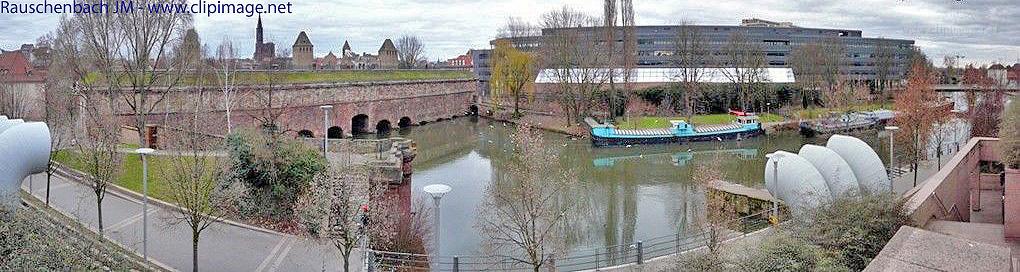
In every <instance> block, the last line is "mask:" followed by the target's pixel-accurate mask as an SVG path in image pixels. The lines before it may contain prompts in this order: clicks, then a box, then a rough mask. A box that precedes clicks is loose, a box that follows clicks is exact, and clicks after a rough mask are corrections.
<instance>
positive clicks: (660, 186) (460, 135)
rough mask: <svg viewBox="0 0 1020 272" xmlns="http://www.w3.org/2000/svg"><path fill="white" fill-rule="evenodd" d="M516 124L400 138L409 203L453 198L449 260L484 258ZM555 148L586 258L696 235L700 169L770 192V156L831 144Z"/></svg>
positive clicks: (564, 141) (876, 135)
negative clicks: (491, 201) (407, 151)
mask: <svg viewBox="0 0 1020 272" xmlns="http://www.w3.org/2000/svg"><path fill="white" fill-rule="evenodd" d="M513 131H514V129H513V126H512V125H506V124H504V123H501V122H494V121H489V120H487V119H479V118H468V117H465V118H458V119H454V120H450V121H444V122H436V123H432V124H428V125H426V126H420V127H412V128H408V129H403V130H400V131H399V132H398V133H399V134H400V135H401V136H403V137H407V138H410V139H413V140H415V142H416V143H417V146H418V156H417V157H416V159H415V161H414V176H413V178H412V180H413V181H412V192H411V193H412V194H413V195H414V196H415V197H419V196H420V195H421V194H423V193H422V192H421V188H422V187H424V186H425V185H428V184H435V183H444V184H448V185H450V186H451V187H453V191H452V192H450V193H449V194H447V195H446V196H445V197H444V198H443V207H442V209H443V212H442V218H441V220H442V226H443V230H442V235H441V236H440V237H441V239H443V241H442V243H443V246H442V252H440V254H442V255H447V256H449V255H473V254H479V253H480V248H481V245H480V243H481V242H482V238H481V236H480V235H479V233H478V231H476V230H475V229H474V225H475V223H476V219H475V217H476V214H477V213H478V212H479V211H478V208H477V207H478V206H479V204H480V203H481V202H482V198H483V197H484V196H483V194H484V192H485V189H486V187H487V186H488V185H489V183H490V182H492V181H493V180H494V177H497V176H500V175H502V174H503V173H504V172H505V171H506V167H505V165H506V163H507V160H509V159H510V157H511V153H510V150H508V149H509V147H510V143H509V142H508V141H510V138H509V136H510V133H512V132H513ZM854 136H857V137H859V138H861V139H862V140H864V141H865V142H867V143H868V144H869V145H871V146H872V147H873V148H874V149H875V151H876V152H877V153H878V154H879V156H880V157H881V158H882V159H883V161H888V160H887V159H888V158H887V157H888V154H889V152H888V146H889V143H888V136H887V135H886V134H885V133H882V132H877V131H866V132H861V133H858V134H855V135H854ZM543 137H545V141H546V143H547V145H548V148H550V149H553V150H554V151H556V152H559V154H560V156H559V165H556V166H555V167H562V168H570V169H572V170H573V171H574V172H575V173H576V174H577V175H578V177H579V178H580V180H581V183H582V185H581V187H583V188H578V189H577V190H573V191H571V192H569V193H568V194H570V195H565V196H563V198H564V199H565V200H569V201H582V202H583V203H582V204H583V206H585V207H587V208H586V209H582V211H581V212H579V213H578V214H574V215H571V216H570V220H569V222H568V224H567V228H568V230H569V231H568V233H569V235H568V244H569V246H570V247H571V248H572V249H573V250H574V251H577V250H588V249H593V248H598V247H605V246H610V245H618V244H626V243H633V242H635V241H637V240H642V239H648V238H651V237H659V236H665V235H672V234H673V233H676V232H677V231H680V230H684V228H685V227H687V226H689V225H690V224H691V223H692V222H693V221H694V218H695V216H696V215H697V214H699V210H700V209H701V207H703V204H702V203H703V201H704V196H703V192H701V191H700V190H699V189H697V188H695V187H694V186H692V184H691V180H690V178H691V173H692V171H693V169H694V167H695V166H696V165H697V164H698V163H699V162H702V161H707V160H710V159H712V158H714V156H723V158H724V160H723V166H722V168H723V169H722V170H723V172H724V173H725V177H726V179H727V180H729V181H732V182H736V183H741V184H744V185H748V186H752V187H759V188H760V187H762V186H763V184H762V183H763V181H762V180H763V172H764V165H765V162H766V158H765V157H764V154H767V153H770V152H774V151H776V150H779V149H784V150H788V151H793V152H796V151H797V150H799V148H800V146H801V145H803V144H808V143H811V144H824V143H825V141H826V140H827V138H824V137H817V138H804V137H801V136H800V135H798V134H797V133H796V132H782V133H775V134H769V135H765V136H762V137H757V138H752V139H746V140H744V141H737V142H701V143H691V144H683V145H653V146H634V147H630V148H623V147H621V148H594V147H592V146H591V143H590V142H589V141H588V140H585V139H572V138H570V137H567V136H564V135H561V134H555V133H543Z"/></svg>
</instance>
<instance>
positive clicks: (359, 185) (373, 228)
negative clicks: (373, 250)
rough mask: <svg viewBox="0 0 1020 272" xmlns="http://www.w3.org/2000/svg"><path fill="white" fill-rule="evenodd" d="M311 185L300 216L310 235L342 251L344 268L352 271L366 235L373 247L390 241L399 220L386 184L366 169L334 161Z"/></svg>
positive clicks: (386, 244)
mask: <svg viewBox="0 0 1020 272" xmlns="http://www.w3.org/2000/svg"><path fill="white" fill-rule="evenodd" d="M308 188H309V190H308V191H307V192H305V194H304V195H303V196H301V198H299V199H298V204H297V214H298V217H299V218H300V219H301V222H302V223H303V224H304V226H305V228H306V229H307V231H308V234H309V235H311V236H312V237H313V238H316V239H319V240H323V241H328V242H329V243H331V244H333V246H334V247H336V248H337V250H339V251H340V255H341V256H340V257H341V258H342V261H343V263H344V271H350V257H351V252H352V251H353V250H354V248H356V247H359V246H360V245H359V242H361V241H362V238H363V237H364V238H365V239H368V240H369V241H368V242H366V244H367V243H369V242H370V243H371V245H372V246H374V247H380V248H381V247H386V246H388V245H389V244H390V242H391V240H392V238H393V237H394V235H395V234H396V233H395V231H394V230H395V229H396V227H395V226H394V224H395V223H396V222H397V221H396V220H395V215H394V214H393V212H391V211H392V202H391V200H390V199H389V198H388V197H387V195H386V188H387V184H385V182H381V181H374V180H373V179H372V178H371V177H370V173H368V172H367V170H366V169H364V168H362V167H359V166H353V165H350V164H349V162H343V161H341V162H334V163H333V164H332V165H330V167H329V168H327V169H326V171H323V172H322V173H320V174H319V175H317V176H316V177H315V179H314V180H313V181H312V183H311V184H310V186H309V187H308Z"/></svg>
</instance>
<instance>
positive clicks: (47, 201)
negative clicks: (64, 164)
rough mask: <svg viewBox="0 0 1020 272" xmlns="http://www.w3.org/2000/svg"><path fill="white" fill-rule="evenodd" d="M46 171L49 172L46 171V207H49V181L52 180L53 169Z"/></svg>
mask: <svg viewBox="0 0 1020 272" xmlns="http://www.w3.org/2000/svg"><path fill="white" fill-rule="evenodd" d="M50 167H52V165H51V166H50ZM47 170H49V171H46V206H50V180H51V179H53V168H47Z"/></svg>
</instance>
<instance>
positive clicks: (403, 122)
mask: <svg viewBox="0 0 1020 272" xmlns="http://www.w3.org/2000/svg"><path fill="white" fill-rule="evenodd" d="M409 126H411V117H407V116H404V117H400V121H399V122H397V127H399V128H406V127H409Z"/></svg>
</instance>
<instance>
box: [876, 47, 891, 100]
mask: <svg viewBox="0 0 1020 272" xmlns="http://www.w3.org/2000/svg"><path fill="white" fill-rule="evenodd" d="M873 54H874V56H873V57H872V59H874V65H875V87H876V89H878V93H879V94H881V95H882V101H885V99H886V98H887V97H889V94H887V93H886V88H887V87H888V85H889V82H890V81H891V80H892V76H893V68H896V48H895V46H893V44H892V43H891V42H889V41H888V40H884V39H880V40H878V42H877V43H876V44H875V51H874V53H873Z"/></svg>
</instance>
